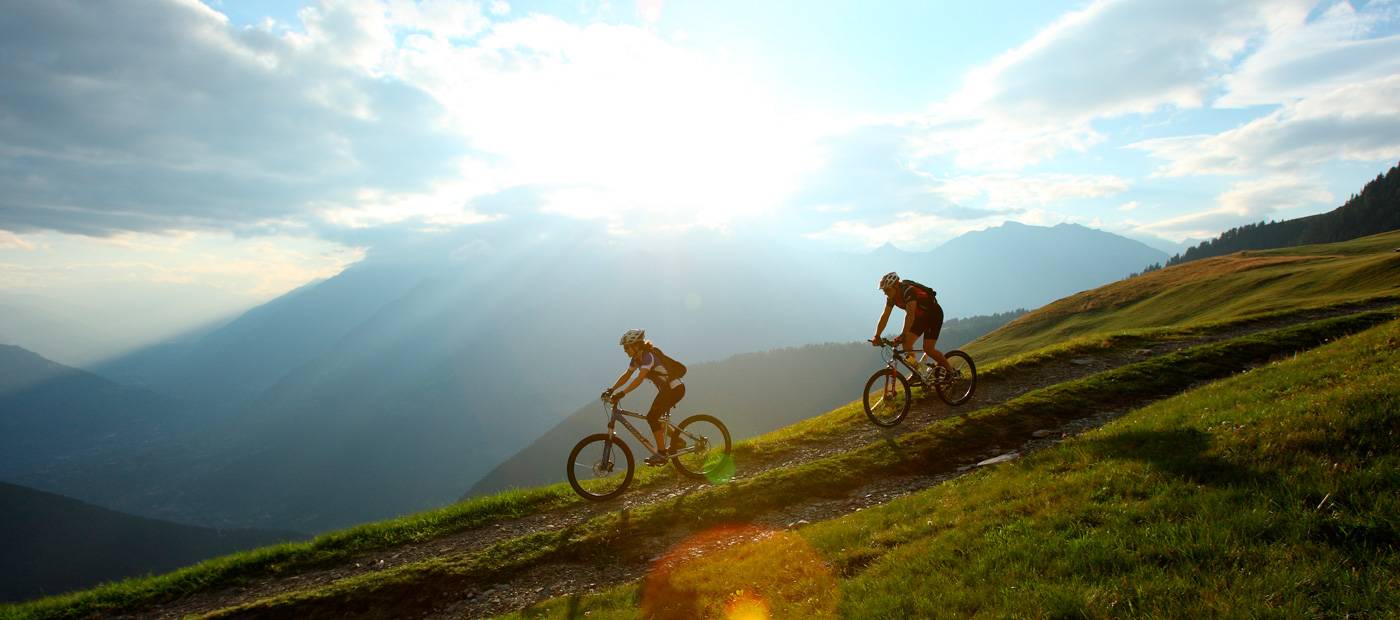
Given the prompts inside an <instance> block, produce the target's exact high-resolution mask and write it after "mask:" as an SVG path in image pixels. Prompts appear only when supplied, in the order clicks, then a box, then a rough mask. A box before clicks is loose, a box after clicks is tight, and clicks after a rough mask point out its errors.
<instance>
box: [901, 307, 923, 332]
mask: <svg viewBox="0 0 1400 620" xmlns="http://www.w3.org/2000/svg"><path fill="white" fill-rule="evenodd" d="M918 312H919V304H916V303H912V302H911V303H908V304H905V310H904V332H903V333H901V334H900V335H901V336H902V335H904V334H908V333H909V330H911V329H914V315H915V314H916V313H918Z"/></svg>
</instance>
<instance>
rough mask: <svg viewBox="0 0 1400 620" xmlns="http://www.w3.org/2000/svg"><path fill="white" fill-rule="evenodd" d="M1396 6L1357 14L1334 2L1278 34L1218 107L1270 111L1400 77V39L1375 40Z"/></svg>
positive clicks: (1230, 84) (1232, 80) (1230, 79)
mask: <svg viewBox="0 0 1400 620" xmlns="http://www.w3.org/2000/svg"><path fill="white" fill-rule="evenodd" d="M1393 13H1395V5H1394V3H1390V2H1371V3H1369V4H1368V5H1366V7H1365V8H1364V9H1362V10H1359V11H1358V10H1357V9H1356V8H1355V7H1353V6H1352V4H1351V3H1349V2H1336V3H1334V4H1332V5H1331V6H1330V7H1328V9H1327V10H1326V11H1325V12H1324V13H1323V14H1322V15H1320V16H1318V17H1317V18H1315V19H1313V20H1311V21H1305V20H1297V21H1291V22H1285V23H1282V24H1280V25H1279V27H1277V28H1275V29H1274V30H1273V31H1272V32H1271V33H1270V34H1269V36H1268V38H1267V39H1266V40H1265V41H1264V43H1263V44H1262V45H1261V46H1260V47H1259V49H1258V50H1257V51H1255V52H1253V53H1252V54H1250V55H1249V56H1248V57H1247V58H1245V59H1244V61H1243V62H1242V63H1241V64H1240V66H1239V68H1238V69H1237V70H1236V71H1235V72H1234V73H1232V74H1230V75H1227V76H1225V79H1224V86H1225V89H1226V93H1225V94H1224V95H1223V96H1222V97H1220V98H1219V99H1217V100H1216V101H1215V102H1214V105H1215V106H1216V107H1245V106H1252V105H1272V104H1278V103H1282V102H1288V101H1294V100H1298V99H1305V98H1308V97H1311V96H1315V95H1318V94H1323V93H1327V92H1332V91H1335V90H1337V89H1339V88H1342V87H1345V86H1348V85H1351V84H1357V83H1360V82H1367V81H1370V80H1374V79H1378V78H1385V77H1389V76H1394V75H1397V74H1400V35H1390V36H1384V37H1372V36H1371V35H1373V34H1374V32H1375V30H1376V28H1377V27H1378V25H1379V24H1380V23H1381V22H1383V21H1385V20H1387V19H1390V18H1392V17H1393Z"/></svg>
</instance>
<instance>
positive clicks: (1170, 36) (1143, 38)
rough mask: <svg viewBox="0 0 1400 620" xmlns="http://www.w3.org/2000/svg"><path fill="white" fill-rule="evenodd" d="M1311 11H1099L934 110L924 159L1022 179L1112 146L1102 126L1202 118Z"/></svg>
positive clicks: (1256, 5) (1130, 6) (1203, 0)
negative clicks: (1148, 116)
mask: <svg viewBox="0 0 1400 620" xmlns="http://www.w3.org/2000/svg"><path fill="white" fill-rule="evenodd" d="M1307 10H1308V4H1307V3H1306V2H1303V1H1301V0H1278V1H1272V2H1237V1H1236V0H1196V1H1193V2H1171V3H1164V2H1156V1H1149V0H1123V1H1108V0H1100V1H1098V2H1094V3H1093V4H1091V5H1090V6H1088V7H1087V8H1085V9H1082V10H1079V11H1075V12H1072V13H1069V14H1066V15H1065V16H1063V17H1061V18H1060V19H1058V20H1056V21H1055V23H1053V24H1052V25H1050V26H1049V27H1047V28H1046V29H1044V30H1042V31H1041V32H1039V33H1038V34H1037V35H1036V36H1035V37H1033V38H1032V39H1031V40H1030V41H1027V42H1026V43H1025V44H1022V45H1020V46H1018V47H1016V48H1015V49H1012V50H1010V51H1008V52H1006V53H1005V54H1002V55H1001V56H999V57H998V58H996V59H995V60H994V61H992V62H991V63H988V64H987V65H986V66H984V67H981V68H978V69H976V70H974V71H972V72H970V73H969V74H968V76H967V77H966V80H965V83H964V85H963V87H962V88H961V90H959V91H958V92H957V93H956V94H955V95H953V96H952V97H950V98H949V99H948V100H947V101H944V102H941V103H940V104H938V105H936V106H934V108H933V109H932V110H931V112H930V114H929V115H928V118H927V120H926V129H925V131H924V132H923V135H922V136H921V137H920V139H919V143H920V153H921V154H923V155H925V156H948V157H951V158H952V159H953V161H954V162H955V163H956V164H958V165H959V166H961V167H963V168H970V169H1011V170H1014V169H1019V168H1023V167H1026V166H1029V165H1033V164H1035V163H1038V162H1041V161H1044V160H1047V159H1049V158H1051V157H1054V156H1055V155H1057V154H1059V153H1061V152H1064V151H1085V150H1087V149H1089V148H1090V147H1092V146H1094V145H1095V144H1098V143H1100V142H1102V141H1103V140H1104V136H1103V135H1102V134H1100V133H1099V132H1098V131H1097V130H1095V129H1094V128H1093V126H1092V124H1091V123H1092V121H1093V120H1095V119H1102V118H1113V117H1119V116H1123V115H1127V114H1145V113H1149V112H1153V111H1155V110H1158V109H1161V108H1164V107H1175V108H1178V109H1189V108H1199V107H1202V106H1203V105H1204V103H1205V101H1206V98H1207V97H1208V95H1209V93H1210V91H1211V89H1212V88H1213V87H1214V85H1215V84H1216V83H1217V82H1218V81H1219V79H1220V77H1221V76H1222V75H1223V74H1224V73H1225V72H1227V71H1228V70H1229V68H1230V63H1231V62H1232V61H1233V60H1234V59H1235V58H1236V57H1237V56H1238V55H1240V54H1241V53H1242V52H1244V51H1245V50H1246V48H1247V45H1248V44H1249V42H1250V41H1251V40H1253V39H1255V38H1257V37H1259V36H1261V35H1262V34H1263V33H1265V32H1267V31H1268V30H1269V29H1271V28H1274V27H1277V25H1279V24H1284V23H1289V22H1290V21H1293V20H1301V19H1303V18H1304V17H1305V16H1306V14H1307Z"/></svg>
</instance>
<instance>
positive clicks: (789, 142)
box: [399, 15, 816, 224]
mask: <svg viewBox="0 0 1400 620" xmlns="http://www.w3.org/2000/svg"><path fill="white" fill-rule="evenodd" d="M400 63H401V64H400V73H399V75H400V77H401V78H402V79H404V80H406V81H408V82H410V83H412V84H415V85H417V86H419V87H421V88H423V89H424V90H425V91H426V92H429V93H431V94H432V95H433V96H434V98H435V99H436V100H437V101H439V102H440V103H441V104H442V105H443V106H444V108H445V109H447V110H448V111H449V113H450V114H451V123H450V127H451V128H452V129H454V130H456V131H457V132H459V133H460V134H461V135H463V136H464V137H465V138H466V139H467V140H468V141H469V142H470V143H471V144H472V145H473V146H474V148H476V149H478V150H480V151H483V152H486V153H490V154H492V155H493V156H495V157H496V158H497V160H498V161H499V162H500V166H501V168H502V170H503V173H504V174H507V175H509V176H511V177H512V178H514V179H528V180H529V181H530V182H532V183H534V184H537V185H543V186H563V187H586V188H588V189H589V193H588V195H589V196H590V198H589V203H590V204H589V205H586V206H585V205H580V206H579V207H577V208H568V207H561V206H558V205H555V206H552V207H551V209H553V210H554V211H555V212H560V213H565V214H570V213H575V212H579V213H582V212H587V213H590V214H592V213H596V212H598V211H599V210H604V211H607V212H609V213H611V214H612V215H614V216H623V215H628V216H631V215H637V216H641V217H648V218H657V219H660V220H666V221H671V222H677V221H679V222H700V223H713V224H722V223H723V222H726V221H729V220H730V219H733V218H735V217H743V216H746V215H749V214H754V213H758V212H763V211H765V210H769V209H772V208H773V207H775V206H776V205H777V204H779V203H780V202H781V200H782V199H783V198H784V197H785V196H786V195H787V194H789V193H790V192H791V191H793V190H794V189H795V187H796V186H797V184H798V182H799V177H800V175H801V174H802V173H804V172H805V171H807V170H809V169H811V167H812V166H813V165H814V163H815V156H813V155H812V154H811V153H812V151H813V149H812V148H811V144H812V142H813V139H814V134H815V133H816V132H815V129H814V125H813V124H811V123H808V122H804V121H803V120H802V119H801V118H800V117H798V116H795V115H793V114H789V113H785V111H784V110H783V109H782V108H781V107H780V106H779V105H778V102H777V101H775V100H774V99H773V98H772V97H771V96H770V95H769V94H768V93H767V92H766V90H765V88H764V87H763V86H762V85H761V84H759V83H758V82H757V81H755V80H753V79H751V78H749V77H747V76H746V75H745V72H744V71H743V69H742V67H738V66H733V65H728V64H722V63H717V62H714V61H712V60H709V59H707V58H704V57H702V56H700V55H697V54H694V53H691V52H688V51H686V50H684V49H682V48H678V47H676V46H674V45H672V44H670V43H668V42H666V41H665V40H663V39H661V38H660V37H658V36H656V35H655V34H653V33H651V32H649V31H647V30H644V29H639V28H633V27H627V26H610V25H603V24H594V25H589V26H575V25H572V24H568V23H566V22H563V21H561V20H559V19H556V18H553V17H548V16H541V15H532V16H530V17H527V18H524V19H520V20H515V21H512V22H508V23H502V24H498V25H496V26H495V27H493V28H492V29H491V31H490V32H489V33H487V34H485V35H484V36H483V37H482V38H481V40H480V41H479V42H478V43H477V44H474V45H471V46H457V47H453V46H447V45H444V44H442V43H441V42H437V41H429V40H425V39H420V38H413V37H410V38H409V40H408V41H407V43H406V44H405V48H404V49H403V51H402V55H401V57H400ZM482 93H489V96H483V95H482Z"/></svg>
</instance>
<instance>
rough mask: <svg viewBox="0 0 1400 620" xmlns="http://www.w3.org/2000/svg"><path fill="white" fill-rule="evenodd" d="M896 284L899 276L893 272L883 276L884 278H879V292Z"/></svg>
mask: <svg viewBox="0 0 1400 620" xmlns="http://www.w3.org/2000/svg"><path fill="white" fill-rule="evenodd" d="M896 284H899V274H897V273H895V272H893V271H891V272H889V273H887V274H885V277H883V278H880V290H882V291H883V290H885V289H887V288H889V287H891V286H894V285H896Z"/></svg>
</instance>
